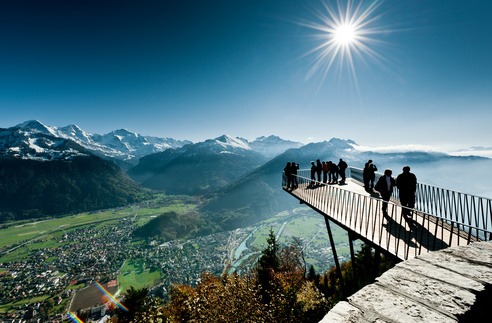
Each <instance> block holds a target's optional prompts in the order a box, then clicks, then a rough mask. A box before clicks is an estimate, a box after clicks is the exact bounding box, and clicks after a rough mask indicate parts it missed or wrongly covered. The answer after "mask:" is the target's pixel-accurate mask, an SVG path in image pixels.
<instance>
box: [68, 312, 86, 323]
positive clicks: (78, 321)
mask: <svg viewBox="0 0 492 323" xmlns="http://www.w3.org/2000/svg"><path fill="white" fill-rule="evenodd" d="M68 317H69V318H70V319H71V320H72V321H73V322H75V323H84V321H82V320H81V319H79V317H78V316H77V315H75V313H74V312H68Z"/></svg>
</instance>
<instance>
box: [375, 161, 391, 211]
mask: <svg viewBox="0 0 492 323" xmlns="http://www.w3.org/2000/svg"><path fill="white" fill-rule="evenodd" d="M391 174H393V172H392V171H391V169H386V170H385V171H384V175H383V176H381V177H380V178H379V179H378V181H377V183H376V186H375V187H374V188H375V189H376V191H378V192H379V194H380V195H381V198H382V199H383V207H382V208H381V209H382V210H383V214H384V215H386V216H387V215H388V201H389V200H390V197H391V194H392V193H393V187H395V179H394V178H393V177H391Z"/></svg>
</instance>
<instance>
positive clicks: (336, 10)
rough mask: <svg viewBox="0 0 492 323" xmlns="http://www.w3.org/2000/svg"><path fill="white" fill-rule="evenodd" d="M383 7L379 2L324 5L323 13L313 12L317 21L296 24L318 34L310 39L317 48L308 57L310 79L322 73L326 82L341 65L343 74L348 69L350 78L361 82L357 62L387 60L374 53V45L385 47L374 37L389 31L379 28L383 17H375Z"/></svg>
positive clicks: (346, 2) (350, 0)
mask: <svg viewBox="0 0 492 323" xmlns="http://www.w3.org/2000/svg"><path fill="white" fill-rule="evenodd" d="M334 3H336V5H334ZM381 3H382V1H379V0H368V1H364V0H358V1H357V0H347V1H336V2H335V1H330V2H326V1H324V2H323V3H322V4H323V6H322V8H321V9H317V10H314V11H313V15H314V17H315V19H314V20H316V21H304V22H296V23H297V24H299V25H301V26H304V27H307V28H309V29H312V30H314V31H316V33H315V34H310V35H309V36H310V38H312V39H314V40H315V41H316V45H315V47H314V48H313V49H312V50H310V51H308V52H307V53H306V54H305V55H304V56H310V57H313V63H312V67H311V68H310V70H309V72H308V75H307V78H311V77H312V76H313V75H314V74H316V73H318V71H322V73H323V77H322V78H323V80H324V79H325V77H326V75H327V74H328V72H329V71H330V69H331V68H332V67H333V66H334V65H338V67H339V71H340V74H341V72H342V70H343V68H344V67H345V68H348V70H349V75H351V76H352V77H353V79H354V80H355V82H357V76H356V68H355V60H356V59H358V60H361V61H362V62H366V58H371V59H374V60H376V61H381V60H384V58H383V57H382V56H381V55H380V54H379V53H378V52H376V51H375V50H374V49H373V47H374V46H373V45H376V44H381V43H383V42H382V41H381V40H377V39H376V38H374V37H373V36H374V35H376V34H382V33H383V32H384V31H385V30H384V28H382V27H381V26H377V24H378V22H379V21H380V17H381V15H376V14H375V12H376V9H378V7H379V6H380V5H381Z"/></svg>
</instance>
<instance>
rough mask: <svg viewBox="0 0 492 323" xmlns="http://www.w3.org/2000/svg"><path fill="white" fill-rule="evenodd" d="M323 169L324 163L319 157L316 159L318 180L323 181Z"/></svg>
mask: <svg viewBox="0 0 492 323" xmlns="http://www.w3.org/2000/svg"><path fill="white" fill-rule="evenodd" d="M322 171H323V165H322V164H321V161H320V160H319V159H317V160H316V173H317V174H318V182H321V181H322V179H321V172H322Z"/></svg>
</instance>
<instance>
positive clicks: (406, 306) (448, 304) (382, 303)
mask: <svg viewBox="0 0 492 323" xmlns="http://www.w3.org/2000/svg"><path fill="white" fill-rule="evenodd" d="M491 304H492V242H477V243H473V244H470V245H468V246H459V247H453V248H448V249H445V250H441V251H436V252H431V253H427V254H424V255H421V256H419V257H416V258H414V259H412V260H408V261H405V262H402V263H399V264H398V265H396V266H395V267H394V268H393V269H391V270H389V271H387V272H386V273H384V274H383V275H381V277H379V278H378V279H377V280H376V282H375V283H373V284H371V285H368V286H366V287H364V288H363V289H361V290H360V291H358V292H357V293H355V294H354V295H352V296H350V297H349V298H348V300H347V301H344V302H340V303H338V304H337V305H336V306H335V307H334V308H333V309H332V310H331V311H330V312H329V313H328V314H327V315H326V316H325V317H324V319H323V320H322V321H321V323H328V322H484V321H488V320H489V319H490V313H491V312H490V311H491V308H490V306H491Z"/></svg>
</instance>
